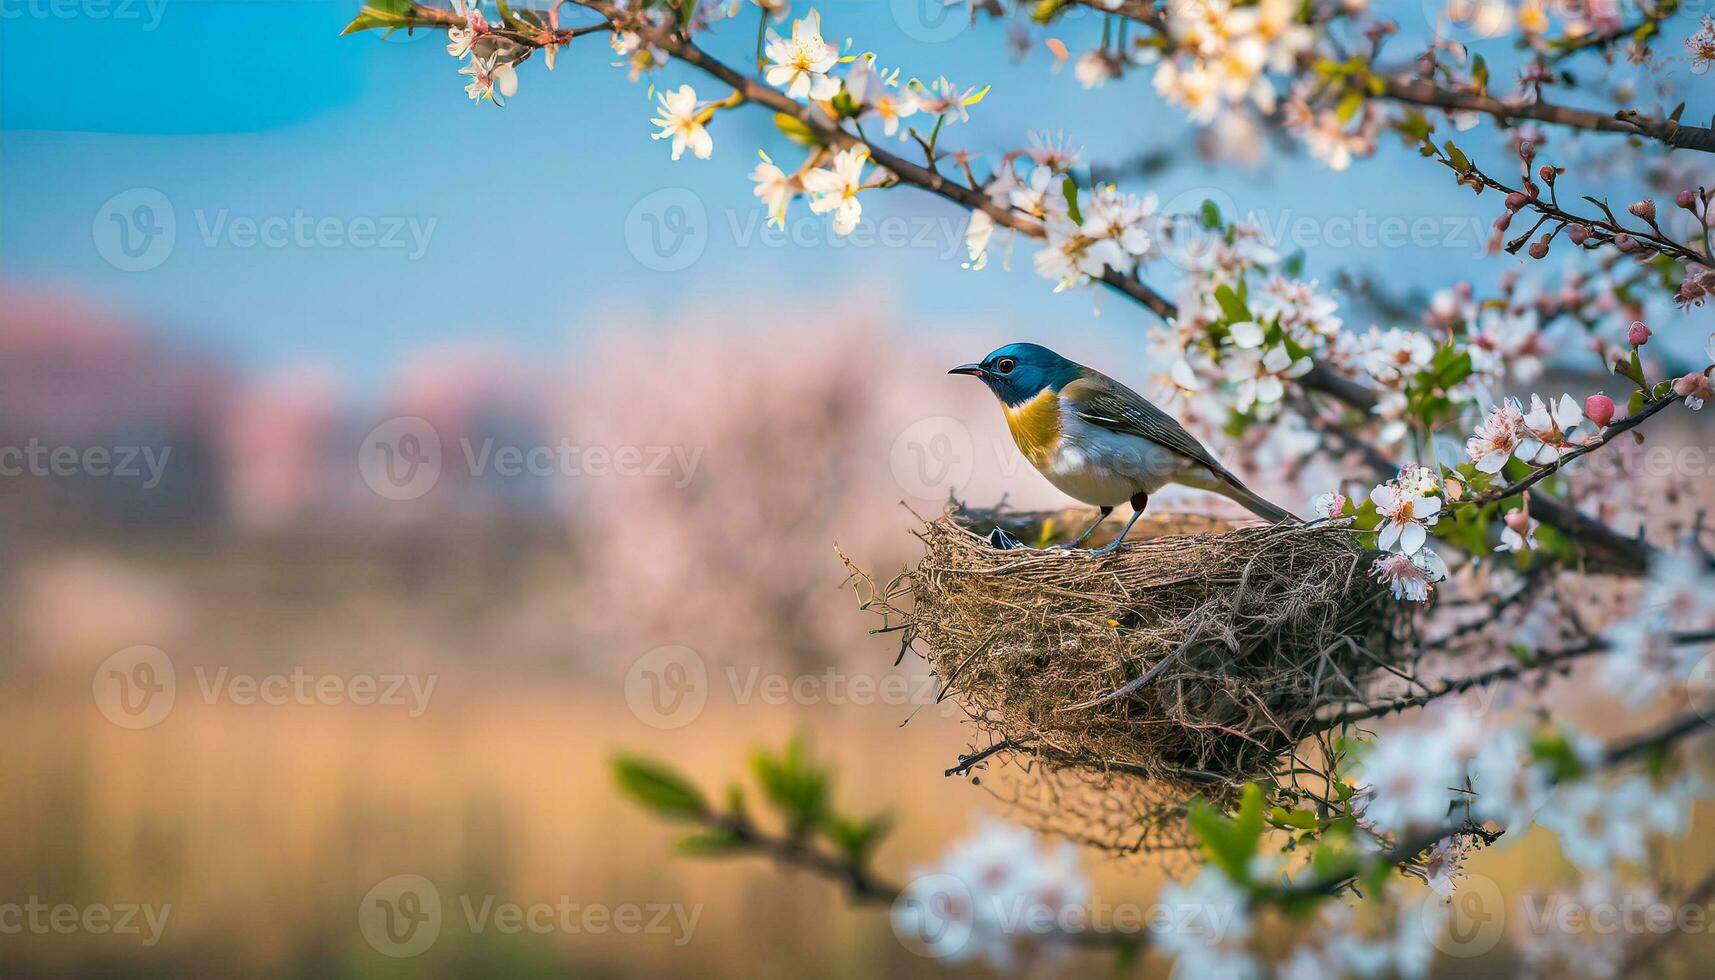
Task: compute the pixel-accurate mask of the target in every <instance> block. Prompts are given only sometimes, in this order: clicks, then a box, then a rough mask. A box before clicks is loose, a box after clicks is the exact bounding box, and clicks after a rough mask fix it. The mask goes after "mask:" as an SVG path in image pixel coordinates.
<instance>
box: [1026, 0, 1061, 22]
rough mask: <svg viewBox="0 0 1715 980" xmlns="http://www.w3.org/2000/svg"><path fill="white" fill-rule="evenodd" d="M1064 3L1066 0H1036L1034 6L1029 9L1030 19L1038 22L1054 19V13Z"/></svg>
mask: <svg viewBox="0 0 1715 980" xmlns="http://www.w3.org/2000/svg"><path fill="white" fill-rule="evenodd" d="M1065 3H1066V0H1037V2H1036V6H1035V7H1034V8H1033V9H1032V10H1031V11H1030V19H1031V20H1034V21H1036V22H1037V23H1038V24H1046V23H1048V22H1049V21H1051V20H1053V19H1054V15H1055V14H1056V13H1058V12H1059V11H1060V8H1061V7H1062V6H1064V5H1065Z"/></svg>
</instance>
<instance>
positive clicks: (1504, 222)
mask: <svg viewBox="0 0 1715 980" xmlns="http://www.w3.org/2000/svg"><path fill="white" fill-rule="evenodd" d="M1512 223H1513V213H1512V212H1511V211H1502V212H1501V213H1500V214H1499V215H1497V216H1496V217H1495V230H1496V231H1506V230H1507V226H1508V225H1510V224H1512Z"/></svg>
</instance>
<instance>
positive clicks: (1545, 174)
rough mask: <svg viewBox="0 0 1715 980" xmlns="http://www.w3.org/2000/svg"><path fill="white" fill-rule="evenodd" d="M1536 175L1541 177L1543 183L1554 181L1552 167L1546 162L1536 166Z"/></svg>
mask: <svg viewBox="0 0 1715 980" xmlns="http://www.w3.org/2000/svg"><path fill="white" fill-rule="evenodd" d="M1536 175H1537V176H1538V177H1541V178H1542V182H1543V183H1545V184H1552V183H1554V168H1553V167H1551V166H1549V165H1548V164H1546V163H1545V164H1543V165H1542V166H1541V167H1538V168H1537V171H1536Z"/></svg>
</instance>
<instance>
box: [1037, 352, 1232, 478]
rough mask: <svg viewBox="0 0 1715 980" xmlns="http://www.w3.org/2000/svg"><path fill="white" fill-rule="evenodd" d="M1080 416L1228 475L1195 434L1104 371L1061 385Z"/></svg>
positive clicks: (1218, 473)
mask: <svg viewBox="0 0 1715 980" xmlns="http://www.w3.org/2000/svg"><path fill="white" fill-rule="evenodd" d="M1060 394H1061V396H1062V397H1064V398H1065V399H1066V401H1067V402H1068V403H1070V404H1071V406H1072V408H1073V410H1074V411H1075V412H1076V413H1077V416H1078V417H1079V418H1080V419H1083V420H1084V421H1085V422H1088V423H1090V424H1091V425H1099V426H1101V427H1102V428H1104V429H1109V430H1111V431H1114V432H1122V433H1125V434H1126V435H1132V436H1138V437H1140V438H1143V439H1148V440H1149V441H1151V442H1154V443H1157V444H1159V445H1162V446H1166V447H1167V448H1168V449H1171V450H1173V451H1174V452H1176V453H1179V454H1180V455H1182V456H1185V457H1188V458H1190V459H1192V460H1194V461H1196V462H1198V463H1202V464H1203V465H1204V466H1207V467H1209V469H1210V471H1211V472H1213V473H1215V474H1217V475H1219V476H1222V477H1224V478H1227V479H1232V477H1231V476H1230V475H1229V474H1228V473H1227V470H1226V468H1225V467H1223V466H1222V465H1221V464H1220V463H1219V462H1218V461H1217V460H1216V459H1215V457H1214V456H1212V455H1211V454H1210V453H1209V450H1207V449H1205V448H1203V444H1202V443H1200V442H1198V441H1197V439H1196V437H1195V436H1193V435H1191V433H1189V432H1186V431H1185V427H1184V426H1182V425H1180V424H1179V423H1178V422H1177V421H1175V420H1174V418H1173V416H1171V415H1168V414H1167V413H1166V412H1163V411H1162V410H1161V409H1159V408H1156V407H1155V406H1154V405H1151V404H1150V403H1149V402H1147V401H1145V400H1144V398H1143V396H1142V395H1139V394H1138V393H1137V392H1135V391H1132V390H1131V389H1130V388H1127V387H1126V386H1125V385H1122V384H1120V383H1119V382H1118V381H1115V380H1114V379H1112V378H1109V377H1107V376H1106V375H1101V374H1096V373H1095V372H1094V371H1091V372H1090V374H1089V375H1087V376H1085V377H1082V378H1079V379H1078V380H1076V381H1074V382H1072V383H1071V384H1068V385H1067V386H1066V387H1064V388H1062V389H1060Z"/></svg>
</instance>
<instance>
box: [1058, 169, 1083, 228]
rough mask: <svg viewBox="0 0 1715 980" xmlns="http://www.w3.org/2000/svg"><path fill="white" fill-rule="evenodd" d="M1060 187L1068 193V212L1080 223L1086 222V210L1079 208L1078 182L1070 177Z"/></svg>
mask: <svg viewBox="0 0 1715 980" xmlns="http://www.w3.org/2000/svg"><path fill="white" fill-rule="evenodd" d="M1060 189H1061V191H1063V192H1064V193H1065V195H1066V214H1067V215H1069V216H1070V217H1071V219H1072V220H1073V221H1076V222H1077V223H1078V224H1083V223H1084V212H1083V211H1081V210H1079V208H1078V182H1077V181H1075V180H1073V179H1072V178H1070V177H1067V178H1066V179H1065V181H1063V182H1062V183H1061V184H1060Z"/></svg>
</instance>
